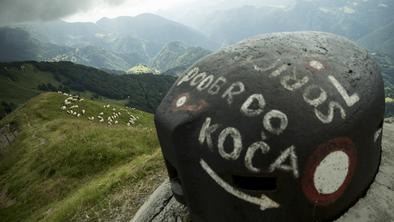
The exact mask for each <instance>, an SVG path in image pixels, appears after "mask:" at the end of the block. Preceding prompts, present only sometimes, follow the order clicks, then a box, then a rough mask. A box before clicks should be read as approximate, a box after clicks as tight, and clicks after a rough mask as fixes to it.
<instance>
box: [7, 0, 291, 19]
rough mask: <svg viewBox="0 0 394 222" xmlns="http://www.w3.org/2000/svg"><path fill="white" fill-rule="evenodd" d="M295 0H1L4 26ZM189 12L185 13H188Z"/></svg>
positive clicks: (179, 11) (178, 11)
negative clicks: (203, 6)
mask: <svg viewBox="0 0 394 222" xmlns="http://www.w3.org/2000/svg"><path fill="white" fill-rule="evenodd" d="M288 1H293V0H0V25H9V24H15V23H21V22H31V21H51V20H55V19H63V20H65V21H70V22H85V21H91V22H95V21H97V20H99V19H100V18H102V17H108V18H114V17H118V16H135V15H138V14H141V13H146V12H150V13H158V14H160V13H163V14H166V13H165V12H166V11H167V12H171V13H181V12H182V11H185V10H186V9H187V10H188V11H190V10H193V9H195V12H196V11H197V10H198V9H201V7H200V6H202V5H205V6H207V5H208V6H212V7H214V8H226V7H234V6H239V5H244V4H250V5H261V4H276V3H277V2H288ZM184 9H185V10H184Z"/></svg>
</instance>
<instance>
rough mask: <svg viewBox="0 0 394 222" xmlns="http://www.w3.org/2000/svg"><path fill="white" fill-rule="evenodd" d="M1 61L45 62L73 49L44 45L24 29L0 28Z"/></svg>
mask: <svg viewBox="0 0 394 222" xmlns="http://www.w3.org/2000/svg"><path fill="white" fill-rule="evenodd" d="M0 48H1V50H0V61H3V62H8V61H22V60H45V59H49V58H51V57H53V56H56V55H57V54H60V53H66V52H68V51H70V50H71V49H70V48H68V47H61V46H57V45H54V44H50V43H43V42H41V41H39V40H36V39H34V38H32V37H31V36H30V34H29V33H28V32H26V31H24V30H22V29H15V28H0Z"/></svg>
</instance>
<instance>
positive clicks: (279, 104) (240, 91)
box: [155, 32, 384, 221]
mask: <svg viewBox="0 0 394 222" xmlns="http://www.w3.org/2000/svg"><path fill="white" fill-rule="evenodd" d="M383 115H384V90H383V82H382V78H381V75H380V71H379V68H378V66H377V64H376V63H375V62H374V60H373V59H372V58H371V57H370V55H369V54H368V53H367V51H365V50H364V49H361V48H359V47H358V46H357V45H356V44H354V43H353V42H351V41H349V40H347V39H345V38H342V37H339V36H335V35H333V34H328V33H320V32H295V33H275V34H268V35H261V36H257V37H254V38H251V39H248V40H245V41H242V42H240V43H237V44H235V45H232V46H229V47H227V48H224V49H222V50H220V51H218V52H216V53H213V54H211V55H208V56H207V57H205V58H203V59H201V60H200V61H198V62H197V63H195V64H194V65H192V66H191V67H190V68H189V69H188V70H187V71H186V72H185V73H184V74H183V75H182V76H180V77H179V79H178V80H177V81H176V83H175V84H174V86H173V87H172V88H171V89H170V91H169V92H168V94H167V95H166V97H165V98H164V99H163V101H162V103H161V104H160V106H159V107H158V109H157V111H156V115H155V124H156V127H157V133H158V136H159V140H160V144H161V147H162V151H163V155H164V158H165V161H166V166H167V169H168V173H169V177H170V180H171V186H172V191H173V193H174V195H175V196H176V198H177V200H178V201H180V202H183V203H185V204H186V205H187V206H188V207H189V209H190V211H191V216H192V220H193V221H329V220H332V219H335V218H337V217H339V216H340V215H341V214H342V213H343V212H344V211H346V210H347V209H348V208H349V207H351V206H352V205H353V204H354V203H355V202H356V201H357V200H358V199H359V198H360V197H361V196H362V195H363V194H364V193H365V192H366V190H367V189H368V187H369V185H370V184H371V182H372V181H373V179H374V177H375V175H376V173H377V169H378V166H379V162H380V155H381V133H382V123H383Z"/></svg>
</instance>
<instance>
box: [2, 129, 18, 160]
mask: <svg viewBox="0 0 394 222" xmlns="http://www.w3.org/2000/svg"><path fill="white" fill-rule="evenodd" d="M17 135H18V130H17V127H16V124H7V125H5V126H3V127H1V128H0V153H1V152H3V151H4V150H6V149H7V147H8V146H9V145H11V143H12V142H13V141H14V140H15V138H16V136H17Z"/></svg>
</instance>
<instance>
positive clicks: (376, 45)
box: [358, 22, 394, 59]
mask: <svg viewBox="0 0 394 222" xmlns="http://www.w3.org/2000/svg"><path fill="white" fill-rule="evenodd" d="M358 42H359V43H360V44H361V45H362V46H364V47H366V48H368V49H370V50H373V51H378V52H380V53H383V54H386V55H389V56H390V57H391V58H393V59H394V22H392V23H390V24H387V25H385V26H383V27H380V28H378V29H377V30H375V31H373V32H371V33H369V34H368V35H365V36H364V37H362V38H361V39H359V40H358Z"/></svg>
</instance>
